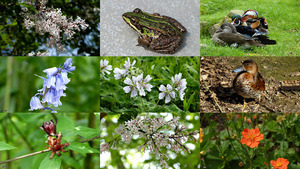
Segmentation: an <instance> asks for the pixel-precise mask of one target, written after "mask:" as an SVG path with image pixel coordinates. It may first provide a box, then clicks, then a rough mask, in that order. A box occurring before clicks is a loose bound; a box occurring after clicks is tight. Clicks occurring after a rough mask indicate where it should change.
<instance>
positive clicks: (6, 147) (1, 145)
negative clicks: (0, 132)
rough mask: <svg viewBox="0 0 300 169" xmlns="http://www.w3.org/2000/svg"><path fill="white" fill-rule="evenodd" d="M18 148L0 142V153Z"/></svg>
mask: <svg viewBox="0 0 300 169" xmlns="http://www.w3.org/2000/svg"><path fill="white" fill-rule="evenodd" d="M14 148H16V147H13V146H11V145H9V144H6V143H4V142H0V151H4V150H11V149H14Z"/></svg>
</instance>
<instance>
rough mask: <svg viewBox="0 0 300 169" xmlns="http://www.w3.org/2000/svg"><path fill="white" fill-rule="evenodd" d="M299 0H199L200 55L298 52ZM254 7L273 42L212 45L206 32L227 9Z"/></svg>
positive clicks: (256, 54) (291, 53)
mask: <svg viewBox="0 0 300 169" xmlns="http://www.w3.org/2000/svg"><path fill="white" fill-rule="evenodd" d="M299 8H300V1H299V0H286V1H281V0H265V1H264V2H261V1H259V0H252V1H243V0H238V1H233V0H229V1H222V0H202V1H201V4H200V12H201V16H200V21H201V23H200V24H201V35H200V38H201V39H200V43H201V44H202V46H201V50H200V54H201V56H300V32H299V31H300V22H299V21H300V10H299ZM237 9H238V10H243V11H246V10H247V9H253V10H256V11H257V12H258V14H259V16H262V17H266V19H267V22H268V24H269V29H268V30H269V35H268V37H269V38H270V39H274V40H276V41H277V44H276V45H268V46H266V47H253V48H251V49H241V48H231V47H223V46H218V45H216V44H215V43H214V42H213V41H212V39H211V36H210V34H209V32H208V30H209V28H210V27H211V26H213V25H214V24H216V23H218V22H220V21H221V20H222V19H223V18H224V17H225V16H226V15H227V14H228V13H229V12H230V11H231V10H237Z"/></svg>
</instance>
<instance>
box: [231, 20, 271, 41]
mask: <svg viewBox="0 0 300 169" xmlns="http://www.w3.org/2000/svg"><path fill="white" fill-rule="evenodd" d="M245 23H246V26H243V25H242V17H241V16H240V15H233V16H232V22H231V24H232V25H234V26H235V28H236V30H237V32H239V33H241V34H243V35H246V36H249V37H255V38H256V39H257V40H258V41H259V42H260V43H261V44H264V45H275V44H276V41H275V40H271V39H269V38H268V37H267V36H264V35H267V34H269V32H268V30H267V29H268V23H267V20H266V18H264V17H259V18H257V19H248V20H247V21H246V22H245Z"/></svg>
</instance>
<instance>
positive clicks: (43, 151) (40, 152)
mask: <svg viewBox="0 0 300 169" xmlns="http://www.w3.org/2000/svg"><path fill="white" fill-rule="evenodd" d="M97 138H100V136H96V137H93V138H89V139H87V140H82V141H80V142H79V143H84V142H88V141H91V140H94V139H97ZM48 151H51V150H48V149H46V150H42V151H38V152H35V153H31V154H26V155H23V156H20V157H17V158H13V159H9V160H6V161H1V162H0V164H4V163H9V162H12V161H15V160H19V159H22V158H26V157H30V156H33V155H37V154H42V153H45V152H48Z"/></svg>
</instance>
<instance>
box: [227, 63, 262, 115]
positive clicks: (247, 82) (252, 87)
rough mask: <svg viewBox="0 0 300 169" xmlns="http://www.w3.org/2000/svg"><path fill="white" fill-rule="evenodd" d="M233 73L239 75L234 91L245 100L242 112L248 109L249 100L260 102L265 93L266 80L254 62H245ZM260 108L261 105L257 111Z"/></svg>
mask: <svg viewBox="0 0 300 169" xmlns="http://www.w3.org/2000/svg"><path fill="white" fill-rule="evenodd" d="M232 72H234V73H238V75H237V76H236V77H235V79H234V80H233V89H234V91H235V92H236V93H237V94H238V95H240V96H242V97H243V98H244V106H243V108H242V111H244V109H245V108H246V101H245V99H247V98H254V99H258V103H259V102H260V97H261V95H262V94H263V92H264V91H265V80H264V79H263V77H262V76H261V75H260V73H259V72H258V66H257V64H256V63H255V62H254V61H253V60H245V61H243V62H242V65H241V66H240V67H239V68H237V69H235V70H233V71H232ZM258 107H259V104H258V105H257V106H256V108H255V109H257V108H258Z"/></svg>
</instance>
